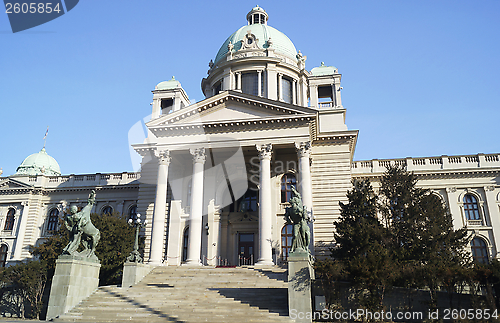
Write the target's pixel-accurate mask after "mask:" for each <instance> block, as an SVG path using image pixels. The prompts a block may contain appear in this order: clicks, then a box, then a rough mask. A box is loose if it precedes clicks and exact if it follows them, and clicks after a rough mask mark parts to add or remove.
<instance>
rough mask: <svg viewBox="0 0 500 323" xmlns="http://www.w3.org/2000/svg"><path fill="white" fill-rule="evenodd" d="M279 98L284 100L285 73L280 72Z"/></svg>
mask: <svg viewBox="0 0 500 323" xmlns="http://www.w3.org/2000/svg"><path fill="white" fill-rule="evenodd" d="M278 93H279V97H278V100H280V101H283V74H282V73H278Z"/></svg>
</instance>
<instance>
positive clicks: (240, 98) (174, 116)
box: [146, 90, 317, 129]
mask: <svg viewBox="0 0 500 323" xmlns="http://www.w3.org/2000/svg"><path fill="white" fill-rule="evenodd" d="M227 102H237V103H240V104H243V105H248V106H251V107H252V108H256V109H259V110H268V111H272V112H280V113H283V115H291V116H292V115H294V116H295V115H308V114H316V113H317V110H315V109H311V108H309V107H302V106H298V105H293V104H288V103H284V102H278V101H275V100H270V99H267V98H262V97H255V96H251V95H248V94H244V93H240V92H236V91H231V90H229V91H224V92H222V93H220V94H218V95H215V96H213V97H210V98H207V99H205V100H203V101H200V102H197V103H195V104H193V105H191V106H188V107H186V108H183V109H181V110H178V111H175V112H173V113H171V114H169V115H167V116H163V117H160V118H158V119H155V120H152V121H150V122H148V123H147V124H146V126H147V127H148V128H150V129H152V128H155V127H158V126H168V125H172V124H174V123H178V122H179V121H181V122H182V120H186V119H187V118H190V117H192V116H194V115H199V116H200V117H202V116H203V115H204V114H205V113H206V112H207V111H209V110H211V109H212V108H214V107H217V108H220V107H219V105H221V104H225V103H227Z"/></svg>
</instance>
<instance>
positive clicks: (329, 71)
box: [311, 62, 339, 76]
mask: <svg viewBox="0 0 500 323" xmlns="http://www.w3.org/2000/svg"><path fill="white" fill-rule="evenodd" d="M338 72H339V70H338V69H337V68H336V67H335V66H325V63H324V62H321V66H319V67H315V68H313V69H312V70H311V74H312V75H314V76H323V75H334V74H338Z"/></svg>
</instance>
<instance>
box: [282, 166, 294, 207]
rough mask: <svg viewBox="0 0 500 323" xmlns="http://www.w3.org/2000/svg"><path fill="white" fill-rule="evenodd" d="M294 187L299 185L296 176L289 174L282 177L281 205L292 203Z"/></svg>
mask: <svg viewBox="0 0 500 323" xmlns="http://www.w3.org/2000/svg"><path fill="white" fill-rule="evenodd" d="M292 185H293V186H296V185H297V181H296V179H295V175H293V174H290V173H287V174H285V175H283V177H281V203H285V202H288V201H290V198H291V197H292Z"/></svg>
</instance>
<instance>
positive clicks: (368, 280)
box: [332, 180, 396, 311]
mask: <svg viewBox="0 0 500 323" xmlns="http://www.w3.org/2000/svg"><path fill="white" fill-rule="evenodd" d="M347 198H348V200H349V202H348V203H347V204H343V203H340V207H341V218H340V221H339V222H336V223H335V229H336V231H335V241H336V243H337V248H334V249H332V256H333V257H334V258H335V259H336V260H337V261H340V262H342V263H343V267H344V270H345V272H346V274H347V279H348V280H349V281H351V282H352V283H353V286H354V287H355V288H356V290H357V300H358V302H359V303H360V305H362V306H364V307H366V308H367V309H370V310H372V311H376V310H379V309H381V308H382V301H383V298H384V295H385V291H386V288H387V287H388V286H391V285H392V281H393V279H394V275H393V273H394V268H395V265H396V264H395V263H394V262H393V261H392V259H391V256H390V253H389V250H388V249H387V247H386V240H387V236H388V232H387V229H386V228H384V227H383V225H382V224H381V223H380V222H379V219H378V217H377V209H378V208H377V197H376V195H375V194H374V192H373V189H372V186H371V184H370V182H369V181H366V180H365V181H353V189H352V190H351V191H349V192H348V193H347Z"/></svg>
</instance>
